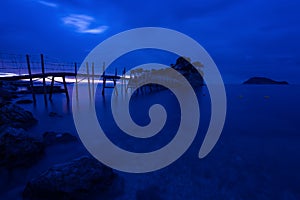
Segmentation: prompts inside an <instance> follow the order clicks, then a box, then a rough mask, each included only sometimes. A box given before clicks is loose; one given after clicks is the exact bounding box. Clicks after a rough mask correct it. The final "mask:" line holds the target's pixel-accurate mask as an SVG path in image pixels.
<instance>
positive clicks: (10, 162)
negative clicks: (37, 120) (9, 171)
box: [0, 126, 44, 168]
mask: <svg viewBox="0 0 300 200" xmlns="http://www.w3.org/2000/svg"><path fill="white" fill-rule="evenodd" d="M43 153H44V145H43V144H42V142H40V141H38V140H36V139H34V138H32V137H29V136H28V135H27V133H26V132H25V131H24V130H23V129H20V128H13V127H9V126H2V127H0V166H2V167H6V168H15V167H27V166H30V165H32V164H33V163H34V162H35V161H37V160H38V159H39V158H40V157H41V156H42V155H43Z"/></svg>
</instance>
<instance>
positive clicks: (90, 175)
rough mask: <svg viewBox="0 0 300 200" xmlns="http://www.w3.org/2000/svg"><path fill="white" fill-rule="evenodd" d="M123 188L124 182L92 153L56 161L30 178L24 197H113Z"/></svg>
mask: <svg viewBox="0 0 300 200" xmlns="http://www.w3.org/2000/svg"><path fill="white" fill-rule="evenodd" d="M122 191H123V182H122V180H121V179H120V178H118V177H117V175H116V174H115V173H114V172H113V171H112V169H111V168H109V167H106V166H105V165H103V164H101V163H100V162H98V161H97V160H95V159H93V158H91V157H81V158H79V159H76V160H73V161H71V162H69V163H64V164H60V165H55V166H53V167H51V168H50V169H49V170H47V171H46V172H44V173H42V174H41V175H39V176H38V177H36V178H34V179H32V180H31V181H29V182H28V183H27V185H26V187H25V189H24V191H23V198H24V199H113V198H114V197H116V196H118V195H119V194H120V193H121V192H122Z"/></svg>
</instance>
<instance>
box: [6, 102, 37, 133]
mask: <svg viewBox="0 0 300 200" xmlns="http://www.w3.org/2000/svg"><path fill="white" fill-rule="evenodd" d="M36 122H37V120H36V119H35V118H34V117H33V115H32V113H31V112H29V111H26V110H24V109H23V108H21V107H19V106H17V105H14V104H11V103H2V104H0V126H1V125H9V126H12V127H16V128H27V127H30V126H32V125H34V124H35V123H36Z"/></svg>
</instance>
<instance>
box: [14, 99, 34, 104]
mask: <svg viewBox="0 0 300 200" xmlns="http://www.w3.org/2000/svg"><path fill="white" fill-rule="evenodd" d="M16 103H17V104H32V103H33V101H32V100H30V99H20V100H18V101H17V102H16Z"/></svg>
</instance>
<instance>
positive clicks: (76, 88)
mask: <svg viewBox="0 0 300 200" xmlns="http://www.w3.org/2000/svg"><path fill="white" fill-rule="evenodd" d="M74 67H75V90H76V100H77V101H78V80H77V63H76V62H75V65H74Z"/></svg>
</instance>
